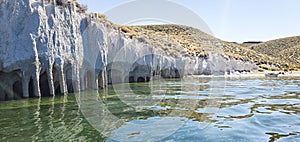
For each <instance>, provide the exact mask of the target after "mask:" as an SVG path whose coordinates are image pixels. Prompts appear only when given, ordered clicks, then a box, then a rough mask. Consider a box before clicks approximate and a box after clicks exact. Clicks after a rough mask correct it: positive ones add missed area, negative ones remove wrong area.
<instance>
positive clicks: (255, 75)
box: [191, 71, 300, 78]
mask: <svg viewBox="0 0 300 142" xmlns="http://www.w3.org/2000/svg"><path fill="white" fill-rule="evenodd" d="M279 72H280V71H278V72H268V73H279ZM191 77H198V78H214V77H223V78H281V77H300V71H293V72H291V73H290V72H288V73H285V74H279V75H278V77H266V73H263V72H251V73H235V74H229V75H191Z"/></svg>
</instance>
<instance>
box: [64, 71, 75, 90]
mask: <svg viewBox="0 0 300 142" xmlns="http://www.w3.org/2000/svg"><path fill="white" fill-rule="evenodd" d="M66 82H67V89H68V93H74V88H73V87H74V86H73V80H72V69H71V68H67V70H66Z"/></svg>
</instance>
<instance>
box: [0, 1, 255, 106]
mask: <svg viewBox="0 0 300 142" xmlns="http://www.w3.org/2000/svg"><path fill="white" fill-rule="evenodd" d="M55 2H56V1H53V0H50V1H47V0H1V1H0V19H1V20H0V35H1V38H0V100H10V99H19V98H28V97H41V96H51V95H55V94H63V93H68V92H79V91H84V90H86V89H98V88H103V87H105V86H106V85H107V84H112V83H123V82H145V81H149V80H152V79H156V78H159V77H163V78H180V77H183V76H184V75H189V74H214V73H218V74H219V73H220V74H224V72H226V70H225V66H227V65H228V64H232V65H233V66H232V65H230V69H229V70H231V69H233V68H241V66H239V65H238V64H240V63H241V64H243V62H242V61H239V60H234V59H228V58H227V59H226V58H225V57H223V56H221V55H218V54H211V55H210V56H209V57H195V56H189V55H187V56H185V55H183V54H182V52H181V51H172V52H167V51H165V50H164V48H163V47H156V46H155V44H152V43H151V42H147V39H143V38H142V37H132V36H128V35H127V34H126V33H125V32H124V31H122V30H121V29H120V28H118V27H117V26H115V25H112V24H110V23H109V22H107V21H105V20H104V21H103V20H102V21H101V17H99V15H98V14H87V13H84V12H83V11H84V10H82V9H80V6H78V4H76V2H72V1H70V2H68V3H67V4H65V5H63V6H58V5H55ZM235 65H236V67H235ZM249 65H250V66H245V68H247V70H251V69H253V68H255V67H256V66H255V65H253V64H251V63H249ZM242 68H243V67H242Z"/></svg>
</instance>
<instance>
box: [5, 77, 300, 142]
mask: <svg viewBox="0 0 300 142" xmlns="http://www.w3.org/2000/svg"><path fill="white" fill-rule="evenodd" d="M299 120H300V78H244V79H225V78H185V79H182V80H178V79H177V80H160V81H154V82H150V83H132V84H118V85H113V86H109V87H108V88H107V89H104V90H100V91H99V92H97V91H87V92H85V93H80V94H68V95H66V96H55V97H50V98H41V99H38V98H36V99H26V100H19V101H8V102H1V103H0V126H1V129H0V141H113V142H115V141H289V142H290V141H300V121H299Z"/></svg>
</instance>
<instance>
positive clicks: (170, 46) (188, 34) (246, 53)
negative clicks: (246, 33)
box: [121, 25, 300, 70]
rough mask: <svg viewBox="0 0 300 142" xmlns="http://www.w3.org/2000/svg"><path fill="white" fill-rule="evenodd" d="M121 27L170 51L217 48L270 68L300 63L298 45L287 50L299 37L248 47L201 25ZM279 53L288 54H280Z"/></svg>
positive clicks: (203, 51) (198, 52)
mask: <svg viewBox="0 0 300 142" xmlns="http://www.w3.org/2000/svg"><path fill="white" fill-rule="evenodd" d="M121 29H123V30H122V31H125V32H126V33H127V34H129V35H131V36H136V37H139V38H141V37H142V38H143V39H144V40H146V41H148V42H149V43H151V44H154V45H155V46H159V47H162V48H163V49H164V50H166V51H169V52H172V50H182V51H181V52H182V53H183V54H189V55H192V56H198V57H207V56H208V54H209V53H210V52H217V53H219V54H221V55H223V56H224V57H226V58H233V59H237V60H242V61H249V62H251V63H255V64H256V65H258V66H263V68H264V69H270V70H271V69H273V70H274V69H276V70H281V69H294V68H295V67H298V68H299V67H300V66H299V61H298V60H297V59H299V56H298V55H299V52H298V50H297V52H296V53H294V51H296V50H292V49H298V48H297V47H294V48H291V49H289V50H287V49H288V48H290V47H292V46H295V45H299V43H300V38H299V37H292V38H285V39H279V40H274V41H269V42H265V43H260V44H255V45H252V46H250V47H249V46H243V45H241V44H236V43H232V42H226V41H222V40H220V39H217V38H215V37H213V36H211V35H208V34H206V33H204V32H202V31H200V30H198V29H195V28H191V27H187V26H180V25H148V26H129V27H125V26H121ZM298 47H299V46H298ZM278 54H279V55H281V54H282V55H286V56H284V57H282V58H278ZM288 55H289V56H288ZM291 55H293V56H291ZM282 59H284V60H282ZM265 66H266V67H265Z"/></svg>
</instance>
